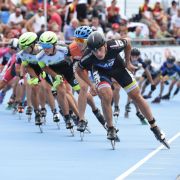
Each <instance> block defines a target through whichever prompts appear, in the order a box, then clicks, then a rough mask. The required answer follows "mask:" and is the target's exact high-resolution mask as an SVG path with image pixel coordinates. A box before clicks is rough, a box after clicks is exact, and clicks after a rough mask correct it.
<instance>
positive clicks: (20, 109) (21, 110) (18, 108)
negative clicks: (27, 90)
mask: <svg viewBox="0 0 180 180" xmlns="http://www.w3.org/2000/svg"><path fill="white" fill-rule="evenodd" d="M17 111H18V113H23V112H24V107H23V105H22V103H19V105H18V107H17Z"/></svg>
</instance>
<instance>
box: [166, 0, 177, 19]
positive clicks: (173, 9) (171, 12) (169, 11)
mask: <svg viewBox="0 0 180 180" xmlns="http://www.w3.org/2000/svg"><path fill="white" fill-rule="evenodd" d="M167 14H168V15H169V17H170V18H171V17H172V16H174V15H176V14H177V2H176V1H172V3H171V7H169V8H168V9H167Z"/></svg>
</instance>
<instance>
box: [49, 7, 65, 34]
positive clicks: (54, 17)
mask: <svg viewBox="0 0 180 180" xmlns="http://www.w3.org/2000/svg"><path fill="white" fill-rule="evenodd" d="M48 14H49V16H50V19H49V22H48V29H49V30H50V31H51V29H52V26H53V24H57V25H58V28H59V31H61V29H62V19H61V16H60V15H59V14H58V13H57V9H56V7H55V6H52V7H51V9H49V11H48Z"/></svg>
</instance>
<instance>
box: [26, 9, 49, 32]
mask: <svg viewBox="0 0 180 180" xmlns="http://www.w3.org/2000/svg"><path fill="white" fill-rule="evenodd" d="M45 23H46V22H45V17H44V16H43V9H39V10H38V13H37V14H35V15H34V16H33V17H32V18H31V19H29V20H28V21H27V23H26V29H27V30H28V31H31V32H35V33H37V32H39V31H40V30H41V27H42V25H44V24H45Z"/></svg>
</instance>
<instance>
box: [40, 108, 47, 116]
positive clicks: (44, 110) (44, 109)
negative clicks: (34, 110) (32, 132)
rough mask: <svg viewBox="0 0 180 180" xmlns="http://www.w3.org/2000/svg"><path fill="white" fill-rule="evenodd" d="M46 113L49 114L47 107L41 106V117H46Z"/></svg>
mask: <svg viewBox="0 0 180 180" xmlns="http://www.w3.org/2000/svg"><path fill="white" fill-rule="evenodd" d="M46 114H47V110H46V108H41V117H42V118H45V117H46Z"/></svg>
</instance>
